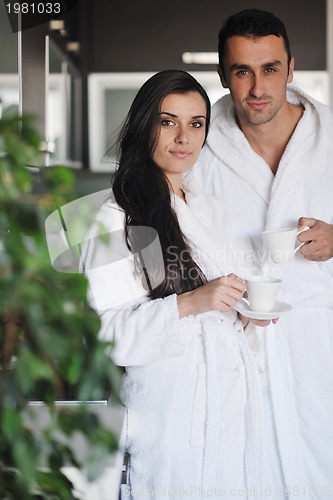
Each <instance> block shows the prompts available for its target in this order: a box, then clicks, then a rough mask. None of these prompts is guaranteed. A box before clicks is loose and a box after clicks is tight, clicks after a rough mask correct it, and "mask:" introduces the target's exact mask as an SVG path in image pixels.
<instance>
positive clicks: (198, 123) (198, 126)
mask: <svg viewBox="0 0 333 500" xmlns="http://www.w3.org/2000/svg"><path fill="white" fill-rule="evenodd" d="M202 125H203V124H202V123H201V122H193V123H192V127H193V128H200V127H202Z"/></svg>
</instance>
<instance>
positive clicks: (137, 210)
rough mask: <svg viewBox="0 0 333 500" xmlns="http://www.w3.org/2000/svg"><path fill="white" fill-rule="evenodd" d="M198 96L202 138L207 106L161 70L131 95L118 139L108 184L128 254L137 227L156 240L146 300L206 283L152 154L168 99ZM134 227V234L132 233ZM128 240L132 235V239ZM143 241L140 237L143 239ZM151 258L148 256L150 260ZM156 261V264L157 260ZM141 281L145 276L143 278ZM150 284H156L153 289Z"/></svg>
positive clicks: (184, 81)
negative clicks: (160, 261)
mask: <svg viewBox="0 0 333 500" xmlns="http://www.w3.org/2000/svg"><path fill="white" fill-rule="evenodd" d="M188 92H198V93H199V94H200V95H201V96H202V97H203V99H204V100H205V103H206V113H207V115H206V135H205V139H206V137H207V133H208V127H209V122H210V101H209V98H208V96H207V94H206V92H205V90H204V89H203V88H202V86H201V85H200V84H199V83H198V82H197V80H196V79H195V78H193V77H192V76H191V75H190V74H188V73H186V72H185V71H178V70H166V71H161V72H159V73H157V74H155V75H154V76H152V77H151V78H150V79H149V80H147V81H146V83H144V85H143V86H142V87H141V89H140V90H139V92H138V94H137V95H136V97H135V99H134V101H133V103H132V106H131V108H130V110H129V112H128V115H127V117H126V119H125V122H124V125H123V127H122V129H121V132H120V135H119V138H118V150H119V154H118V168H117V170H116V173H115V176H114V181H113V193H114V197H115V200H116V202H117V203H118V205H119V206H120V207H121V208H122V209H123V210H124V212H125V234H126V242H127V245H128V247H129V249H130V250H131V251H133V252H134V253H135V252H139V254H140V250H142V241H141V242H139V243H138V240H140V239H142V238H141V237H140V234H141V236H142V232H141V233H140V230H139V228H147V227H148V228H153V229H154V230H155V231H156V232H157V234H158V237H159V240H160V245H161V249H162V254H163V264H162V267H163V266H164V269H162V271H163V272H162V273H161V269H158V268H160V267H161V266H159V265H158V262H156V273H157V274H160V275H161V274H162V278H161V279H157V280H156V279H149V278H151V277H152V274H153V273H154V269H153V270H152V268H154V265H153V266H152V265H151V262H150V266H149V272H148V280H147V281H148V285H149V282H150V286H149V288H150V292H149V296H150V297H151V298H153V299H154V298H159V297H166V296H167V295H170V294H173V293H177V294H179V293H183V292H186V291H189V290H193V289H195V288H197V287H198V286H200V285H202V284H204V283H205V282H206V278H205V276H204V274H203V273H202V271H201V270H200V268H199V267H198V265H197V264H196V263H195V262H194V260H193V259H192V256H191V252H190V248H189V245H188V243H187V241H186V238H185V236H184V235H183V233H182V231H181V229H180V226H179V223H178V219H177V216H176V214H175V212H174V210H173V208H172V206H171V197H170V185H169V183H168V180H167V178H166V177H165V175H164V173H163V171H162V170H161V169H160V168H159V167H158V166H157V165H156V164H155V163H154V161H153V159H152V158H153V154H154V150H155V147H156V143H157V139H158V134H159V130H160V115H159V113H160V110H161V104H162V101H163V100H164V98H165V97H166V96H167V95H169V94H184V93H188ZM134 228H137V229H138V231H136V230H133V229H134ZM132 235H133V236H132ZM144 239H145V238H143V240H144ZM152 258H153V257H152ZM157 260H158V259H157ZM146 278H147V276H146ZM151 283H158V284H157V286H155V285H154V284H153V286H151Z"/></svg>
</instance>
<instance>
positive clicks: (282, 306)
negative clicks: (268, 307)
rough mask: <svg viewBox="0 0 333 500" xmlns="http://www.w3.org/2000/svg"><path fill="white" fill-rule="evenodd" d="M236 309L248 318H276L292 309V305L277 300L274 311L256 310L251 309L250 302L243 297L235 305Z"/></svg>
mask: <svg viewBox="0 0 333 500" xmlns="http://www.w3.org/2000/svg"><path fill="white" fill-rule="evenodd" d="M234 309H235V310H236V311H238V312H239V313H241V314H242V315H243V316H245V317H246V318H250V319H275V318H278V317H279V316H281V314H284V313H286V312H288V311H291V309H292V307H291V305H290V304H287V303H286V302H278V301H276V302H275V305H274V309H273V311H269V312H256V311H252V310H251V309H250V307H249V304H248V302H247V301H246V300H245V299H242V300H239V301H238V302H237V304H236V305H235V306H234Z"/></svg>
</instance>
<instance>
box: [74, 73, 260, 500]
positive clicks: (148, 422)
mask: <svg viewBox="0 0 333 500" xmlns="http://www.w3.org/2000/svg"><path fill="white" fill-rule="evenodd" d="M209 120H210V103H209V99H208V97H207V95H206V92H205V91H204V89H203V88H202V87H201V85H200V84H199V83H198V82H197V81H196V80H195V79H194V78H193V77H192V76H190V75H189V74H188V73H186V72H183V71H176V70H168V71H163V72H160V73H158V74H156V75H154V76H153V77H152V78H150V79H149V80H148V81H147V82H146V83H145V84H144V85H143V87H142V88H141V89H140V90H139V92H138V94H137V96H136V97H135V99H134V102H133V104H132V106H131V109H130V111H129V113H128V116H127V119H126V121H125V124H124V126H123V129H122V132H121V134H120V139H119V149H120V154H119V165H118V169H117V171H116V173H115V178H114V184H113V193H114V198H115V201H114V200H108V201H107V202H106V203H105V204H104V206H103V207H102V209H101V210H100V212H99V214H98V217H97V224H95V226H94V227H93V229H92V230H91V232H90V234H89V236H88V239H87V241H86V245H85V248H84V251H83V261H84V265H85V272H86V274H87V276H88V279H89V282H90V294H91V300H92V302H93V304H94V307H95V308H96V309H97V311H98V312H99V314H100V317H101V325H102V326H101V331H100V336H101V338H102V339H106V340H113V341H114V342H115V346H114V348H113V350H112V353H111V356H112V358H113V360H114V361H115V363H116V364H118V365H120V366H123V367H125V369H126V374H125V376H124V382H123V389H122V399H123V402H124V404H125V405H126V406H127V409H128V436H127V449H128V452H129V453H130V456H131V462H130V484H129V485H128V486H127V487H124V489H123V497H124V498H128V497H129V496H130V495H131V497H132V498H134V499H136V498H141V497H144V498H152V499H155V498H158V497H162V498H171V499H174V498H178V497H182V496H183V497H186V496H190V497H191V499H195V498H201V497H202V496H204V495H205V492H206V493H207V491H208V490H209V489H211V488H219V491H220V492H221V491H222V490H221V489H223V491H224V494H223V495H222V496H223V498H229V497H230V498H234V496H235V495H234V488H237V489H241V488H244V491H245V488H247V487H251V486H253V485H254V484H256V485H258V484H259V483H260V478H259V476H260V467H261V464H260V456H259V455H258V453H257V450H259V449H260V442H259V438H258V432H257V427H256V425H257V422H258V415H257V414H258V405H259V403H258V394H257V389H256V387H257V382H256V377H257V375H256V369H255V365H254V362H253V359H252V353H251V352H250V350H249V348H248V345H247V342H246V340H245V337H244V332H243V327H242V323H241V321H240V320H239V319H238V318H237V314H236V312H235V311H234V310H233V309H232V307H233V306H234V305H235V304H236V302H237V301H238V300H240V299H241V298H242V295H243V293H244V291H245V285H244V281H243V280H242V279H241V278H239V277H237V276H236V275H234V274H232V273H229V271H232V269H228V272H227V268H228V263H227V262H226V260H225V258H223V260H222V257H224V256H225V254H226V252H221V248H222V247H223V248H224V249H226V248H227V242H226V240H225V234H224V231H223V216H222V214H221V207H219V206H216V205H215V204H214V203H215V202H214V200H213V199H211V198H210V199H206V198H205V197H204V196H203V195H202V194H201V193H200V189H199V188H198V186H197V185H196V182H195V179H194V178H193V177H192V175H191V174H188V175H186V176H185V177H184V174H185V173H186V172H188V171H189V169H190V168H191V167H192V166H193V164H194V163H195V161H196V159H197V157H198V155H199V152H200V149H201V147H202V146H203V144H204V142H205V139H206V136H207V133H208V127H209ZM101 233H108V235H109V238H104V240H103V241H104V243H103V241H101V239H99V238H98V235H99V234H101ZM157 235H158V238H156V237H155V236H157ZM105 239H108V242H105ZM129 250H130V251H129ZM244 496H245V495H244ZM253 498H255V496H254V497H253Z"/></svg>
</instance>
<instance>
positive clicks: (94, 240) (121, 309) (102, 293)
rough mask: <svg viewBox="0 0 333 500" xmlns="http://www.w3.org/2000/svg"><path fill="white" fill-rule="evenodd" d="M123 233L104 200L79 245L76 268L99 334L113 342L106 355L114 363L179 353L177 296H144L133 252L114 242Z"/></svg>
mask: <svg viewBox="0 0 333 500" xmlns="http://www.w3.org/2000/svg"><path fill="white" fill-rule="evenodd" d="M123 237H124V216H123V213H122V211H121V210H120V209H119V207H117V206H116V205H115V204H111V203H109V204H106V205H104V206H103V208H102V209H101V211H100V212H99V214H98V216H97V221H96V224H94V226H93V227H92V229H91V230H90V232H89V234H88V236H87V238H86V240H85V243H84V245H83V248H82V257H81V269H82V270H83V272H84V273H85V275H86V276H87V278H88V282H89V291H88V298H89V302H90V304H91V305H92V307H93V308H94V309H95V310H96V311H97V313H98V314H99V316H100V319H101V328H100V331H99V337H100V339H101V340H106V341H112V342H114V347H113V348H112V350H111V357H112V359H113V361H114V362H115V363H116V364H117V365H119V366H140V365H145V364H148V363H152V362H156V361H158V360H162V359H165V358H168V357H172V356H180V355H182V354H183V352H184V348H185V337H184V332H183V330H184V329H183V328H182V322H181V320H180V319H179V316H178V307H177V300H176V299H177V296H176V295H175V294H174V295H171V296H169V297H166V298H163V299H156V300H149V299H148V298H147V292H146V290H145V289H144V287H143V285H142V281H141V279H140V278H139V277H138V276H137V273H136V272H135V262H134V257H133V255H132V254H131V253H130V252H129V251H128V250H127V248H126V245H125V244H120V243H119V240H120V239H121V238H123ZM116 240H118V243H117V244H116V245H115V244H114V242H115V241H116Z"/></svg>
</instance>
